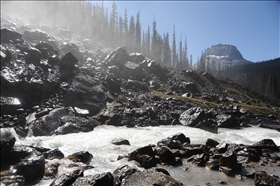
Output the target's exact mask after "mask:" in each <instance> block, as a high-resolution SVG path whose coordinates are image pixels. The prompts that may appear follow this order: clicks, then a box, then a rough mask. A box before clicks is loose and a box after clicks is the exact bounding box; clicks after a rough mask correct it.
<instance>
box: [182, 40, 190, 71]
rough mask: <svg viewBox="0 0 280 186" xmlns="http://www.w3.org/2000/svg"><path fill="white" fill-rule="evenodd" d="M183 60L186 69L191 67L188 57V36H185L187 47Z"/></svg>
mask: <svg viewBox="0 0 280 186" xmlns="http://www.w3.org/2000/svg"><path fill="white" fill-rule="evenodd" d="M183 61H184V65H183V66H184V69H190V67H189V66H190V64H189V59H188V46H187V38H185V47H184V52H183Z"/></svg>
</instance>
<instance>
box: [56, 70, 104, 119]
mask: <svg viewBox="0 0 280 186" xmlns="http://www.w3.org/2000/svg"><path fill="white" fill-rule="evenodd" d="M61 90H62V94H63V102H64V104H65V105H67V106H72V107H78V108H80V109H86V110H88V111H89V115H95V114H97V113H99V112H100V111H101V109H102V108H103V107H104V105H105V104H106V93H105V92H104V87H103V86H102V85H101V83H100V82H98V81H97V80H96V79H95V78H93V77H91V76H86V75H83V74H79V75H77V76H76V77H75V78H74V79H73V81H72V82H69V83H66V82H63V83H62V84H61Z"/></svg>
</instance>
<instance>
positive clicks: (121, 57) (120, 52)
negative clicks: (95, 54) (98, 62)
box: [104, 47, 128, 67]
mask: <svg viewBox="0 0 280 186" xmlns="http://www.w3.org/2000/svg"><path fill="white" fill-rule="evenodd" d="M127 57H128V54H127V50H126V48H125V47H119V48H117V49H116V50H114V51H113V52H111V53H110V54H109V55H108V56H107V57H106V58H105V60H104V62H105V63H106V64H107V65H108V66H112V65H116V66H118V67H121V66H124V64H125V63H126V61H127Z"/></svg>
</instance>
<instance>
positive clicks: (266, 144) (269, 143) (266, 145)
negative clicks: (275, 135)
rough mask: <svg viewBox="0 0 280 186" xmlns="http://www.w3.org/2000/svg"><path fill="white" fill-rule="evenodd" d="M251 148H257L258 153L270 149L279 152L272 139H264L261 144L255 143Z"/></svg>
mask: <svg viewBox="0 0 280 186" xmlns="http://www.w3.org/2000/svg"><path fill="white" fill-rule="evenodd" d="M251 147H253V148H256V149H257V150H258V151H260V150H261V149H270V150H272V151H275V152H279V148H278V147H277V145H276V144H275V143H274V141H273V140H272V139H263V140H261V141H259V142H256V143H254V144H253V145H251Z"/></svg>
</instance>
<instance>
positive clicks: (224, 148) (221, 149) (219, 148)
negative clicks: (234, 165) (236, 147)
mask: <svg viewBox="0 0 280 186" xmlns="http://www.w3.org/2000/svg"><path fill="white" fill-rule="evenodd" d="M227 148H228V144H227V143H220V144H219V145H218V146H216V150H217V152H218V153H224V152H226V151H227Z"/></svg>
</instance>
